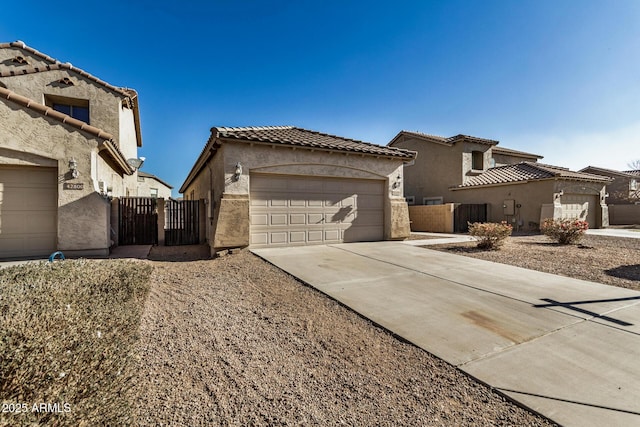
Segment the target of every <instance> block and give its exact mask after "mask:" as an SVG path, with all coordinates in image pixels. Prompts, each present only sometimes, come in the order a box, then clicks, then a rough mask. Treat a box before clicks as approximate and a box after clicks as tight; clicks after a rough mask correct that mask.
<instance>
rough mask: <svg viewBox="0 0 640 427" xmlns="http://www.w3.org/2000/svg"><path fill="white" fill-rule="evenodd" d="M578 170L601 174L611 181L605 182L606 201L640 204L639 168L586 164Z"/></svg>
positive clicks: (619, 203) (618, 203) (614, 203)
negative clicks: (620, 169)
mask: <svg viewBox="0 0 640 427" xmlns="http://www.w3.org/2000/svg"><path fill="white" fill-rule="evenodd" d="M580 172H586V173H591V174H595V175H602V176H606V177H608V178H611V179H612V180H613V181H612V182H611V183H609V184H607V193H609V196H608V197H607V203H608V204H613V205H629V204H640V170H630V171H617V170H613V169H606V168H600V167H597V166H587V167H586V168H583V169H580Z"/></svg>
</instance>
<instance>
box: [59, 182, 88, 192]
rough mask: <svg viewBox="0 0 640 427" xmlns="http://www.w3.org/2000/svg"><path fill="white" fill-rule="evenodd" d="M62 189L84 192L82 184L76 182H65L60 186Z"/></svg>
mask: <svg viewBox="0 0 640 427" xmlns="http://www.w3.org/2000/svg"><path fill="white" fill-rule="evenodd" d="M62 188H63V189H64V190H84V182H77V183H73V182H65V183H64V184H63V185H62Z"/></svg>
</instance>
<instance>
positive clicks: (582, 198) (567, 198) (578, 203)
mask: <svg viewBox="0 0 640 427" xmlns="http://www.w3.org/2000/svg"><path fill="white" fill-rule="evenodd" d="M598 207H599V206H598V196H593V195H585V194H565V195H563V196H562V218H563V219H572V218H580V219H586V220H587V222H588V223H589V228H596V227H597V224H596V218H597V215H596V209H597V208H598Z"/></svg>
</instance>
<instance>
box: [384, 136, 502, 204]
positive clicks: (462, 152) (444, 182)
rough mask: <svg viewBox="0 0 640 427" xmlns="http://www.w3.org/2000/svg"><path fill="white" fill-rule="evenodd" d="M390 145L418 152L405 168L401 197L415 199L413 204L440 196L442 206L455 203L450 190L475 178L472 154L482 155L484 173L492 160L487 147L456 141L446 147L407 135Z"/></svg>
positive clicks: (489, 147)
mask: <svg viewBox="0 0 640 427" xmlns="http://www.w3.org/2000/svg"><path fill="white" fill-rule="evenodd" d="M393 146H394V147H398V148H406V149H408V150H414V151H417V152H418V157H417V158H416V160H415V163H414V164H413V165H407V166H406V167H405V168H404V177H405V181H404V194H405V195H406V196H414V197H415V204H416V205H422V204H423V199H424V198H425V197H442V198H443V203H450V202H456V201H457V200H455V195H453V194H452V193H451V192H450V190H449V189H450V187H452V186H456V185H460V184H462V183H464V182H466V181H467V180H468V179H471V178H472V177H473V176H475V175H477V173H476V172H475V171H473V169H472V164H473V154H472V153H473V152H474V151H480V152H482V153H483V166H484V169H483V170H486V169H488V168H489V162H490V160H491V146H489V145H486V144H478V143H471V142H458V143H456V144H454V145H445V144H438V143H433V142H428V141H422V140H420V139H417V138H411V137H409V136H407V137H406V138H405V139H404V140H402V141H398V142H396V143H395V144H394V145H393Z"/></svg>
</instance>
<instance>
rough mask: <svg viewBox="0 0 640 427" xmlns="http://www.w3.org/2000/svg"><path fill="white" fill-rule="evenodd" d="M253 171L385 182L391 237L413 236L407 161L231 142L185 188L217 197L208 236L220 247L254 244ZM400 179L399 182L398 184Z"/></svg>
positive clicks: (188, 194) (388, 235) (387, 229)
mask: <svg viewBox="0 0 640 427" xmlns="http://www.w3.org/2000/svg"><path fill="white" fill-rule="evenodd" d="M238 163H240V164H241V165H242V174H241V176H240V177H239V179H238V180H236V179H235V178H234V174H235V171H236V165H237V164H238ZM251 173H261V174H265V173H267V174H269V173H271V174H284V175H314V176H325V177H338V178H340V177H342V178H363V179H380V180H384V182H385V188H386V196H387V197H386V201H385V238H388V239H400V238H404V237H407V236H408V234H409V222H408V211H407V208H406V203H405V202H404V198H403V193H402V180H403V167H402V160H398V159H386V158H376V157H374V156H362V155H359V154H349V155H345V154H343V153H338V152H326V151H317V150H309V149H300V148H298V149H292V148H289V147H281V146H275V145H274V146H270V145H264V144H254V145H250V144H247V143H242V142H226V143H224V144H223V145H222V147H220V148H219V149H218V151H217V153H216V155H215V156H214V158H213V159H212V160H211V161H210V162H209V164H208V165H207V166H206V167H205V168H204V169H203V170H202V171H201V172H200V174H199V175H198V176H197V177H196V178H195V179H194V180H193V182H192V183H191V184H190V185H189V186H188V187H187V188H186V191H185V192H184V195H185V198H190V197H191V194H192V192H193V194H194V195H195V198H196V199H200V198H210V197H213V200H212V202H211V203H213V206H214V209H213V212H212V213H213V217H211V218H210V223H209V224H208V230H207V240H208V241H209V242H210V244H211V245H212V247H214V249H215V248H218V247H229V246H245V245H248V243H249V228H248V221H249V192H250V186H251V182H250V180H251ZM398 177H399V179H398ZM395 182H398V183H399V185H396V186H394V185H393V184H394V183H395ZM210 189H213V195H211V194H210V193H208V191H209V190H210ZM245 222H246V226H245V224H244V223H245ZM229 242H234V245H230V244H229ZM240 243H241V244H240ZM216 245H217V246H216ZM220 245H223V246H220Z"/></svg>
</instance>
